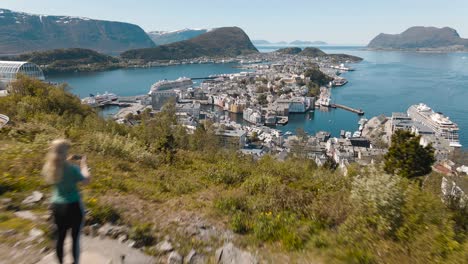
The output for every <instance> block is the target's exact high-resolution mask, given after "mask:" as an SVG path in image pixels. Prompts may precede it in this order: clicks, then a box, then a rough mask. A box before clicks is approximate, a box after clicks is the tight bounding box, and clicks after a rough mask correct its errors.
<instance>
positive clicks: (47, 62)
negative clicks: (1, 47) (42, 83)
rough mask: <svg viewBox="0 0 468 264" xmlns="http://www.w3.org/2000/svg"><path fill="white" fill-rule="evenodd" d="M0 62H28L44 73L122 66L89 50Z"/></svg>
mask: <svg viewBox="0 0 468 264" xmlns="http://www.w3.org/2000/svg"><path fill="white" fill-rule="evenodd" d="M0 59H1V60H11V61H29V62H32V63H35V64H37V65H39V66H40V67H41V68H42V70H43V71H44V73H46V74H47V73H57V72H71V71H99V70H108V69H112V68H117V67H120V66H122V65H123V62H121V61H120V59H118V58H115V57H112V56H109V55H105V54H101V53H99V52H96V51H94V50H89V49H78V48H72V49H55V50H49V51H37V52H31V53H24V54H21V55H17V56H4V57H0Z"/></svg>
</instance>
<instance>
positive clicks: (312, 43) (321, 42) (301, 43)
mask: <svg viewBox="0 0 468 264" xmlns="http://www.w3.org/2000/svg"><path fill="white" fill-rule="evenodd" d="M289 44H290V45H296V46H305V45H328V43H326V42H324V41H303V40H295V41H293V42H291V43H289Z"/></svg>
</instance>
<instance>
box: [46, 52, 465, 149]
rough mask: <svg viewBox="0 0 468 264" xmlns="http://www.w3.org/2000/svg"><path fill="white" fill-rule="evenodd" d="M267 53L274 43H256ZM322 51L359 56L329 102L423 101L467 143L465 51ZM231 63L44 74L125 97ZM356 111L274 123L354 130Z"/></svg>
mask: <svg viewBox="0 0 468 264" xmlns="http://www.w3.org/2000/svg"><path fill="white" fill-rule="evenodd" d="M258 48H259V50H260V51H262V52H269V51H273V50H275V49H278V47H273V46H269V47H258ZM320 48H321V49H322V50H324V51H325V52H327V53H347V54H351V55H356V56H359V57H362V58H364V61H363V62H361V63H357V64H354V65H352V67H353V68H355V69H356V71H354V72H348V73H345V74H343V75H342V76H343V77H345V78H347V79H348V80H349V83H348V84H347V85H345V86H343V87H339V88H334V89H333V91H332V101H333V103H338V104H344V105H347V106H351V107H354V108H362V109H363V110H364V111H365V113H366V114H365V116H366V117H367V118H370V117H373V116H376V115H380V114H385V115H391V113H392V112H406V110H407V109H408V107H409V106H410V105H412V104H417V103H421V102H423V103H426V104H428V105H429V106H431V107H432V108H433V109H434V110H435V111H439V112H443V113H444V114H446V115H448V116H449V117H450V118H451V119H452V120H453V121H454V122H456V123H458V125H459V126H460V139H461V143H462V145H463V146H464V147H465V148H466V147H468V53H417V52H396V51H391V52H389V51H368V50H364V49H363V48H362V47H343V46H323V47H320ZM234 65H235V64H193V65H181V66H170V67H159V68H149V69H146V68H145V69H121V70H114V71H107V72H99V73H73V74H65V75H55V76H48V77H47V78H48V80H50V81H54V82H67V83H69V84H70V86H71V87H72V92H74V93H76V94H77V95H79V96H81V97H84V96H88V94H89V93H93V94H94V93H97V92H100V93H102V92H104V91H109V92H114V93H116V94H118V95H122V96H129V95H137V94H144V93H146V92H147V91H148V90H149V87H150V86H151V84H152V83H154V82H156V81H158V80H162V79H176V78H178V77H180V76H187V77H205V76H208V75H211V74H219V73H234V72H239V71H241V70H240V69H237V68H232V67H233V66H234ZM358 120H359V117H358V116H357V115H356V114H353V113H350V112H347V111H344V110H340V109H336V110H335V109H330V110H329V111H328V112H322V111H320V110H318V109H317V110H316V111H315V112H311V113H307V114H305V115H304V114H297V115H290V117H289V124H288V125H287V126H284V127H278V128H279V129H281V130H283V131H292V132H294V131H295V129H296V128H297V127H303V128H304V129H305V130H306V131H307V132H309V133H315V132H316V131H319V130H326V131H330V132H332V134H333V135H335V136H338V135H339V133H340V130H341V129H344V130H347V131H355V130H357V128H358V125H357V122H358Z"/></svg>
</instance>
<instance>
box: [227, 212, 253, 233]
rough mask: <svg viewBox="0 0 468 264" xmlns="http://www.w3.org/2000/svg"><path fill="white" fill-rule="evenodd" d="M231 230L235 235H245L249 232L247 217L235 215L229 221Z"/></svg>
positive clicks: (242, 214) (241, 214)
mask: <svg viewBox="0 0 468 264" xmlns="http://www.w3.org/2000/svg"><path fill="white" fill-rule="evenodd" d="M230 225H231V229H232V231H234V232H235V233H238V234H245V233H247V232H248V231H249V223H248V216H247V215H246V214H245V213H240V212H238V213H236V214H234V216H233V217H232V218H231V221H230Z"/></svg>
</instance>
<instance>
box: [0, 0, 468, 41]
mask: <svg viewBox="0 0 468 264" xmlns="http://www.w3.org/2000/svg"><path fill="white" fill-rule="evenodd" d="M0 8H7V9H12V10H15V11H23V12H28V13H36V14H52V15H69V16H83V17H89V18H94V19H104V20H115V21H124V22H129V23H134V24H137V25H139V26H141V27H142V28H143V29H144V30H146V31H150V30H177V29H181V28H206V27H209V28H211V27H221V26H239V27H241V28H243V29H244V30H245V31H246V32H247V34H249V36H250V37H251V38H252V39H266V40H270V41H280V40H285V41H292V40H296V39H300V40H323V41H327V42H329V43H334V44H366V43H367V42H369V40H370V39H372V38H373V37H374V36H375V35H377V34H378V33H380V32H385V33H400V32H401V31H403V30H405V29H406V28H408V27H410V26H414V25H419V26H438V27H441V26H450V27H453V28H455V29H456V30H458V32H459V33H460V35H461V36H462V37H465V38H468V14H467V12H468V0H318V1H317V0H185V1H182V0H133V1H130V0H0Z"/></svg>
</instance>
